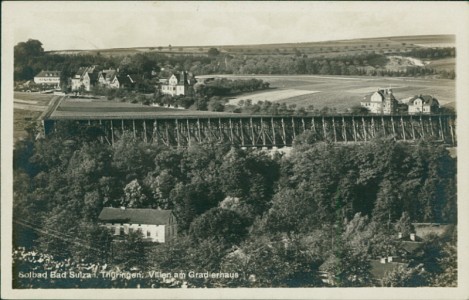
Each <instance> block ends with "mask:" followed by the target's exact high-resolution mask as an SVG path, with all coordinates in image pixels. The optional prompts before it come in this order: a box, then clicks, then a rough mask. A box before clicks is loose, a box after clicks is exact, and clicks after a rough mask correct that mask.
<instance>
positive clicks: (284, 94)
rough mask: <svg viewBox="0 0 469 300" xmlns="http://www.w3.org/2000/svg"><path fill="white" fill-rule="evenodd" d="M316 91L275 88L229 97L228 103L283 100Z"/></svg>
mask: <svg viewBox="0 0 469 300" xmlns="http://www.w3.org/2000/svg"><path fill="white" fill-rule="evenodd" d="M314 93H317V92H316V91H308V90H296V89H280V90H275V91H270V92H260V93H255V94H249V95H243V96H240V97H236V98H234V99H231V100H230V101H229V102H228V104H230V105H237V104H238V103H239V101H241V100H243V101H246V100H251V101H252V104H256V103H257V102H259V101H265V100H268V101H271V102H277V101H280V100H283V99H285V98H291V97H298V96H304V95H310V94H314Z"/></svg>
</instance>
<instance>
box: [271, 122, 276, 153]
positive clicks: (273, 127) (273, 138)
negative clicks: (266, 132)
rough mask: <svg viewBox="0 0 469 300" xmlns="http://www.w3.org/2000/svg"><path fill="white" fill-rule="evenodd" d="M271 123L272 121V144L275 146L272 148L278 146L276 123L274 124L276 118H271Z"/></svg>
mask: <svg viewBox="0 0 469 300" xmlns="http://www.w3.org/2000/svg"><path fill="white" fill-rule="evenodd" d="M270 121H271V124H272V143H273V145H272V146H276V145H277V142H276V140H275V123H274V118H272V117H271V118H270Z"/></svg>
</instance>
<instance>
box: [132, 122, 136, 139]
mask: <svg viewBox="0 0 469 300" xmlns="http://www.w3.org/2000/svg"><path fill="white" fill-rule="evenodd" d="M132 128H133V131H134V138H135V139H136V138H137V133H136V132H135V119H132Z"/></svg>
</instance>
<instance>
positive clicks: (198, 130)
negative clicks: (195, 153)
mask: <svg viewBox="0 0 469 300" xmlns="http://www.w3.org/2000/svg"><path fill="white" fill-rule="evenodd" d="M197 134H198V136H199V143H201V142H202V135H201V134H200V119H199V118H197Z"/></svg>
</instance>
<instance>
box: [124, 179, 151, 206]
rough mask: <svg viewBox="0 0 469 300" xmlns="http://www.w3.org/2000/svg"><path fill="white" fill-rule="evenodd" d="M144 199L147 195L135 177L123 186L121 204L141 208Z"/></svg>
mask: <svg viewBox="0 0 469 300" xmlns="http://www.w3.org/2000/svg"><path fill="white" fill-rule="evenodd" d="M146 201H147V196H146V195H145V194H144V193H143V191H142V187H141V186H140V184H139V183H138V180H137V179H134V180H132V181H131V182H129V183H128V184H127V185H126V186H125V188H124V199H123V201H122V202H121V205H122V206H125V207H136V208H141V207H143V206H144V205H145V204H146Z"/></svg>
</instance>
